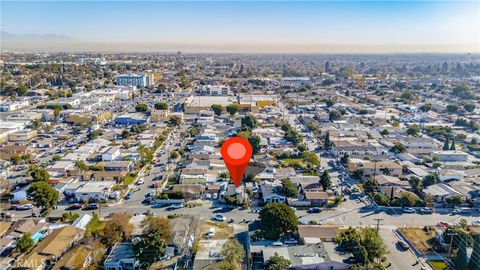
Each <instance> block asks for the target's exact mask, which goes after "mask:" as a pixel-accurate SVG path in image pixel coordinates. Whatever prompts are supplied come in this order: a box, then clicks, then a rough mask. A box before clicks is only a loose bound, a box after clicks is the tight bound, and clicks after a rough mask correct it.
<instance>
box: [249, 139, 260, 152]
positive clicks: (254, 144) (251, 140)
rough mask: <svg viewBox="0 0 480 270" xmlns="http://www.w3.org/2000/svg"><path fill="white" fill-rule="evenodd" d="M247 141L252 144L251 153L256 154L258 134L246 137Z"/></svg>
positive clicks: (258, 142)
mask: <svg viewBox="0 0 480 270" xmlns="http://www.w3.org/2000/svg"><path fill="white" fill-rule="evenodd" d="M247 140H248V142H249V143H250V145H251V146H252V150H253V154H254V155H256V154H258V153H259V152H260V149H261V145H260V137H259V136H258V135H251V136H249V137H248V139H247Z"/></svg>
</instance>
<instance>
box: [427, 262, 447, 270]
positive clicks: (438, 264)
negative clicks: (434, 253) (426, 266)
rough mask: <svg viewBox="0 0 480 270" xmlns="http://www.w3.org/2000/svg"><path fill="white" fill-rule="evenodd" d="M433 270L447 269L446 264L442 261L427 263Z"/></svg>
mask: <svg viewBox="0 0 480 270" xmlns="http://www.w3.org/2000/svg"><path fill="white" fill-rule="evenodd" d="M429 263H430V264H431V265H432V266H433V269H435V270H444V269H447V264H446V263H445V262H444V261H429Z"/></svg>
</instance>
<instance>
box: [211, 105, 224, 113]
mask: <svg viewBox="0 0 480 270" xmlns="http://www.w3.org/2000/svg"><path fill="white" fill-rule="evenodd" d="M211 108H212V110H213V112H214V113H215V114H216V115H218V116H220V115H221V114H222V111H223V106H222V105H219V104H213V105H212V106H211Z"/></svg>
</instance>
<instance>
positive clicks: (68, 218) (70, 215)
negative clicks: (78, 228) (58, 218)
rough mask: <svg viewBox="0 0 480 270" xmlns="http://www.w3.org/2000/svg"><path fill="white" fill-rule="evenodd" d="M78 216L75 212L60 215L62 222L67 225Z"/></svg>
mask: <svg viewBox="0 0 480 270" xmlns="http://www.w3.org/2000/svg"><path fill="white" fill-rule="evenodd" d="M78 217H79V215H78V214H77V213H75V212H65V213H63V214H62V221H63V222H67V223H70V224H71V223H73V222H74V221H75V220H76V219H77V218H78Z"/></svg>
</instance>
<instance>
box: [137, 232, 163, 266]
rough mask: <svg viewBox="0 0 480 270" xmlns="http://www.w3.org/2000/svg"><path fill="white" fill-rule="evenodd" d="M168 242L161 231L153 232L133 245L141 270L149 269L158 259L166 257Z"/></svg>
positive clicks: (143, 236)
mask: <svg viewBox="0 0 480 270" xmlns="http://www.w3.org/2000/svg"><path fill="white" fill-rule="evenodd" d="M165 247H166V241H165V239H164V238H163V234H162V231H161V230H152V231H150V232H149V233H147V234H144V235H142V236H141V237H140V240H139V241H137V242H134V243H133V253H134V254H135V258H137V260H138V261H139V263H140V267H141V269H149V268H150V266H151V265H152V264H153V263H154V262H155V261H157V259H158V258H159V257H161V256H163V255H165Z"/></svg>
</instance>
